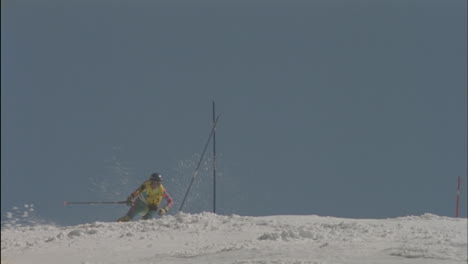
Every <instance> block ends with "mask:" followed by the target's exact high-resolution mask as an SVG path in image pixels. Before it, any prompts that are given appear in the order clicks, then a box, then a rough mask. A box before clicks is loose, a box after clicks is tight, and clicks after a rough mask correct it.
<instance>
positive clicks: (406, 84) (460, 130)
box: [1, 0, 467, 224]
mask: <svg viewBox="0 0 468 264" xmlns="http://www.w3.org/2000/svg"><path fill="white" fill-rule="evenodd" d="M466 9H467V8H466V1H464V0H439V1H431V0H412V1H393V0H392V1H390V0H388V1H384V0H380V1H370V0H369V1H357V0H354V1H339V0H331V1H236V2H235V1H174V0H171V1H142V0H140V1H96V2H94V1H11V0H10V1H2V10H1V12H2V18H1V19H2V47H1V52H2V54H1V55H2V56H1V62H2V68H1V73H2V79H1V85H2V89H1V96H2V97H1V103H2V106H1V110H2V120H1V122H2V123H1V124H2V134H1V140H2V142H1V143H2V147H1V154H2V157H1V161H2V166H1V181H2V182H1V183H2V185H1V186H2V187H1V191H2V192H1V205H2V216H3V215H4V213H5V211H7V210H9V208H11V207H12V206H21V205H22V204H24V203H33V204H34V205H35V207H36V214H37V215H38V216H39V217H41V218H42V219H46V220H48V221H54V222H56V223H60V224H76V223H83V222H89V221H112V220H115V219H117V218H118V217H120V216H122V215H123V214H124V213H125V212H126V210H127V208H126V207H125V206H120V205H117V206H107V205H101V206H75V207H64V206H63V201H73V200H74V201H95V200H98V201H101V200H104V201H111V200H113V201H116V200H117V201H118V200H124V199H125V198H126V197H127V195H128V194H129V193H130V192H131V191H133V190H134V189H135V188H136V187H137V186H138V185H139V184H140V183H141V181H143V180H145V179H146V178H147V177H148V175H149V174H150V173H151V172H154V171H159V172H161V173H162V174H163V175H164V177H165V185H166V187H167V188H168V190H169V192H170V193H171V194H172V195H173V196H174V198H175V199H176V204H175V206H174V209H173V210H172V212H171V213H175V212H176V211H177V209H178V208H179V206H180V202H181V199H182V197H183V194H184V192H185V190H186V188H187V187H188V184H189V182H190V179H191V177H192V174H193V170H194V169H195V165H196V163H197V161H198V157H199V155H200V153H201V151H202V149H203V146H204V144H205V141H206V140H207V137H208V134H209V130H210V125H211V102H212V100H215V101H216V103H217V111H218V113H219V114H220V115H221V119H220V121H219V127H218V129H217V152H218V166H219V179H218V186H217V187H218V208H217V209H218V212H219V213H223V214H231V213H235V214H241V215H254V216H256V215H273V214H317V215H328V216H339V217H352V218H384V217H395V216H402V215H408V214H422V213H426V212H429V213H434V214H438V215H447V216H453V215H454V207H455V188H456V177H458V176H462V177H465V178H464V180H465V179H466V172H467V168H466V166H467V155H466V146H467V142H466V133H467V130H466V126H467V121H466V120H467V114H466V113H467V110H466V105H467V92H466V91H467V83H466V80H467V77H466V71H467V66H466V65H467V53H466V46H467V35H466V32H467V27H466ZM210 149H211V148H210ZM210 155H211V153H208V155H207V158H208V159H207V162H206V163H204V165H203V166H202V169H201V173H200V175H199V178H197V180H196V184H195V186H194V188H193V189H192V192H191V194H190V196H189V201H188V203H187V204H186V211H188V212H199V211H203V210H205V211H210V210H211V199H212V193H211V190H212V186H211V177H212V176H211V175H210V171H209V170H210V163H209V162H210V161H209V158H210ZM464 183H465V184H464V186H466V180H465V182H464ZM465 197H466V196H465ZM462 205H464V206H466V202H465V201H463V203H462ZM462 211H463V210H462ZM464 215H465V216H466V210H464Z"/></svg>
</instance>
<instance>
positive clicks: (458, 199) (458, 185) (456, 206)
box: [455, 176, 461, 217]
mask: <svg viewBox="0 0 468 264" xmlns="http://www.w3.org/2000/svg"><path fill="white" fill-rule="evenodd" d="M460 185H461V184H460V176H458V184H457V201H456V204H455V217H458V207H459V204H460Z"/></svg>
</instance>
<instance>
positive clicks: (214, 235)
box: [1, 213, 468, 264]
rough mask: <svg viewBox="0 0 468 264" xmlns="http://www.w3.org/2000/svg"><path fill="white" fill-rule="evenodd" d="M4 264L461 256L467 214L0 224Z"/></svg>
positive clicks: (297, 262) (248, 263) (462, 259)
mask: <svg viewBox="0 0 468 264" xmlns="http://www.w3.org/2000/svg"><path fill="white" fill-rule="evenodd" d="M1 232H2V234H1V235H2V236H1V237H2V238H1V241H2V243H1V249H2V264H20V263H48V264H64V263H69V264H75V263H76V264H101V263H115V264H120V263H122V264H123V263H125V264H128V263H135V264H152V263H153V264H156V263H165V264H173V263H229V264H273V263H277V264H293V263H294V264H312V263H313V264H318V263H323V264H325V263H360V264H363V263H364V264H366V263H385V264H387V263H434V264H435V263H438V264H440V263H442V264H443V263H466V262H467V260H468V256H467V219H460V218H449V217H441V216H436V215H432V214H424V215H422V216H408V217H400V218H393V219H344V218H334V217H320V216H314V215H310V216H265V217H246V216H238V215H230V216H223V215H216V214H212V213H201V214H186V213H179V214H177V215H175V216H171V215H168V216H164V217H162V218H159V219H153V220H146V221H137V222H129V223H104V222H95V223H91V224H83V225H77V226H65V227H59V226H52V225H35V226H22V227H18V226H10V227H4V228H2V231H1Z"/></svg>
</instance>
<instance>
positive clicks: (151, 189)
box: [117, 173, 173, 222]
mask: <svg viewBox="0 0 468 264" xmlns="http://www.w3.org/2000/svg"><path fill="white" fill-rule="evenodd" d="M162 198H164V199H165V200H166V205H165V206H164V207H163V208H159V204H160V203H161V200H162ZM172 204H173V201H172V198H171V196H170V195H169V193H168V192H167V191H166V189H165V188H164V186H163V185H162V176H161V174H159V173H153V174H151V176H150V178H149V180H147V181H145V182H144V183H143V184H142V185H141V186H140V187H139V188H138V189H136V190H135V191H134V192H133V193H132V194H130V196H129V197H128V198H127V205H129V206H131V207H130V210H128V213H127V214H126V215H125V216H123V217H121V218H119V219H118V220H117V222H128V221H131V220H132V219H133V218H134V217H135V216H137V215H143V216H142V218H141V219H150V218H153V217H154V214H155V213H156V212H157V213H158V214H159V215H165V214H166V213H167V211H169V209H170V208H171V206H172Z"/></svg>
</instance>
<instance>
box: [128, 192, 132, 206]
mask: <svg viewBox="0 0 468 264" xmlns="http://www.w3.org/2000/svg"><path fill="white" fill-rule="evenodd" d="M132 204H133V197H132V196H131V195H130V196H129V197H128V198H127V205H128V206H131V205H132Z"/></svg>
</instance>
